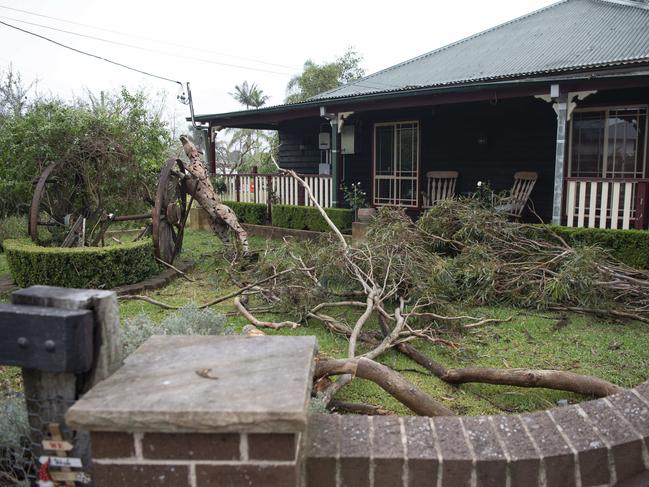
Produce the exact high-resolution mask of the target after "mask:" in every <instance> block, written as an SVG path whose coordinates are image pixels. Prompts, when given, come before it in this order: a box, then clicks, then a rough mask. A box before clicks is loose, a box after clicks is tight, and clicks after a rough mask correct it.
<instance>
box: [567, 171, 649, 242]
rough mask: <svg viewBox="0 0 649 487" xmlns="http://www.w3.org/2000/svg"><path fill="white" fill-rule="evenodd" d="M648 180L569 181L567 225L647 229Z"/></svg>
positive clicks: (570, 179)
mask: <svg viewBox="0 0 649 487" xmlns="http://www.w3.org/2000/svg"><path fill="white" fill-rule="evenodd" d="M648 184H649V180H647V179H623V180H620V179H595V178H568V179H567V187H566V225H567V226H569V227H580V228H581V227H586V228H613V229H615V228H622V229H629V228H645V227H646V219H645V214H646V206H647V201H646V198H647V186H648Z"/></svg>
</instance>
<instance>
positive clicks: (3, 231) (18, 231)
mask: <svg viewBox="0 0 649 487" xmlns="http://www.w3.org/2000/svg"><path fill="white" fill-rule="evenodd" d="M26 237H27V220H26V219H25V218H24V217H21V216H9V217H7V218H5V219H3V220H0V252H1V251H2V249H3V247H2V242H4V241H5V240H7V239H10V238H26Z"/></svg>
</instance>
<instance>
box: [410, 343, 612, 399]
mask: <svg viewBox="0 0 649 487" xmlns="http://www.w3.org/2000/svg"><path fill="white" fill-rule="evenodd" d="M397 350H399V351H400V352H401V353H403V354H404V355H407V356H408V357H410V358H411V359H412V360H414V361H415V362H417V363H418V364H419V365H421V366H422V367H424V368H426V369H427V370H429V371H430V372H432V373H433V375H435V376H437V377H439V378H440V379H442V380H443V381H444V382H448V383H449V384H464V383H467V382H480V383H486V384H499V385H510V386H519V387H545V388H547V389H557V390H560V391H570V392H576V393H577V394H584V395H587V396H597V397H605V396H609V395H611V394H615V393H616V392H621V391H623V390H624V389H623V388H622V387H620V386H617V385H615V384H612V383H611V382H608V381H606V380H604V379H599V378H597V377H592V376H588V375H579V374H575V373H573V372H566V371H563V370H542V369H540V370H537V369H489V368H482V367H471V368H464V369H447V368H446V367H444V366H443V365H441V364H439V363H437V362H435V361H434V360H431V359H430V358H428V357H427V356H425V355H424V354H423V353H421V352H420V351H419V350H417V349H416V348H415V347H413V346H412V345H409V344H407V343H401V344H399V345H397Z"/></svg>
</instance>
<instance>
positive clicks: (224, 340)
mask: <svg viewBox="0 0 649 487" xmlns="http://www.w3.org/2000/svg"><path fill="white" fill-rule="evenodd" d="M314 350H315V338H313V337H254V338H249V337H240V336H232V337H187V336H180V337H178V336H177V337H170V336H157V337H152V338H150V339H149V340H148V341H147V342H146V343H145V344H144V345H142V346H141V347H140V348H139V349H138V350H137V351H136V352H135V353H134V354H133V355H131V356H130V357H129V358H128V360H127V361H126V364H125V366H124V367H123V368H122V369H120V370H119V371H118V372H117V373H115V374H114V375H113V376H112V377H110V378H109V379H107V380H105V381H104V382H102V383H100V384H99V385H97V386H96V387H95V388H93V389H92V390H91V391H90V392H89V393H88V394H87V395H86V396H85V397H84V398H83V399H82V400H80V401H79V402H77V403H76V404H75V405H74V406H73V407H72V408H71V409H70V410H69V412H68V415H67V420H68V421H69V422H70V424H73V425H75V427H77V428H80V429H84V430H86V431H90V432H91V445H92V456H93V471H92V475H93V480H94V485H95V487H108V486H114V485H119V486H122V487H129V486H133V487H135V486H141V485H161V486H173V487H185V486H187V487H205V486H213V485H224V486H225V485H227V486H231V487H237V486H246V487H251V486H265V487H280V486H281V487H290V486H292V487H298V486H300V485H302V463H303V457H304V455H303V447H302V444H303V438H304V437H305V436H306V435H305V434H304V433H305V429H306V425H307V407H308V403H309V397H310V394H311V381H312V365H313V359H314Z"/></svg>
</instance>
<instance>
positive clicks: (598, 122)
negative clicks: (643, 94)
mask: <svg viewBox="0 0 649 487" xmlns="http://www.w3.org/2000/svg"><path fill="white" fill-rule="evenodd" d="M646 144H647V107H646V106H644V107H616V108H597V109H595V108H592V109H591V108H588V109H582V110H575V112H574V113H573V115H572V123H571V126H570V172H569V174H570V176H571V177H584V178H613V179H623V178H642V177H644V175H645V158H646Z"/></svg>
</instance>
